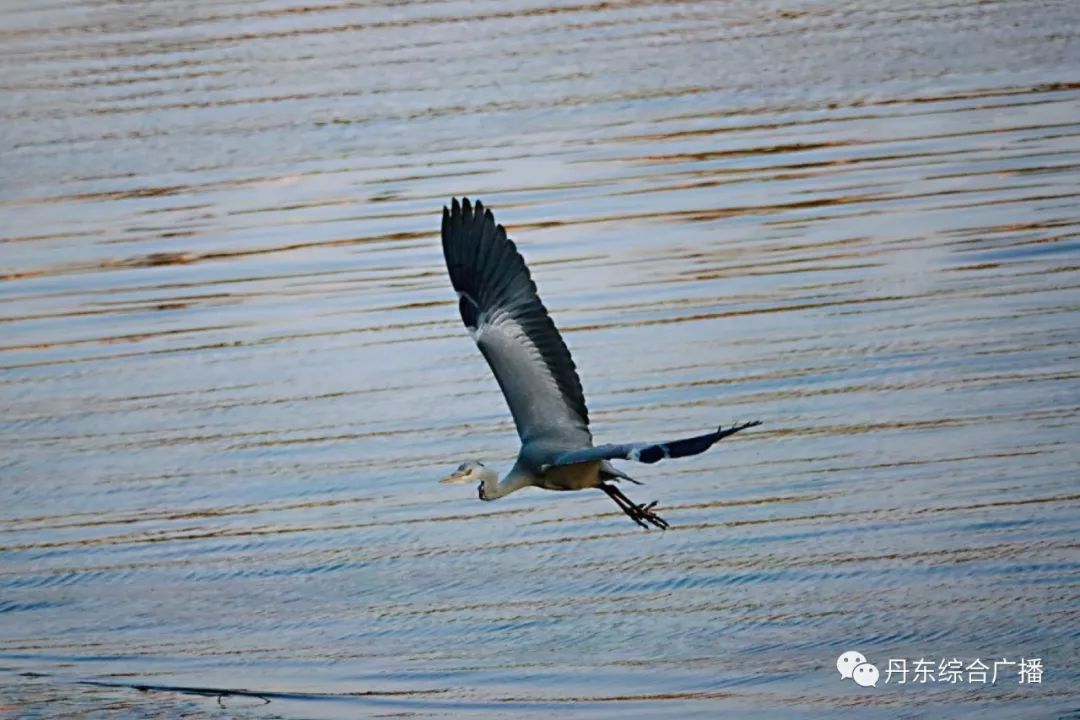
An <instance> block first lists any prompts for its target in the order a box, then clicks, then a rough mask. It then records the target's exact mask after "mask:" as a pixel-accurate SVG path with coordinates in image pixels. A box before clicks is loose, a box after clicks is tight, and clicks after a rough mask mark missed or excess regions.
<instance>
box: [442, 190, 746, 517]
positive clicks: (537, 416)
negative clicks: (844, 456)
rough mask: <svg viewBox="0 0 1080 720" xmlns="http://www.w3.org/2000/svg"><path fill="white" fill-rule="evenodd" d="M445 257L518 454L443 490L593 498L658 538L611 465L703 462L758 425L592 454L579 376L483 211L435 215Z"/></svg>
mask: <svg viewBox="0 0 1080 720" xmlns="http://www.w3.org/2000/svg"><path fill="white" fill-rule="evenodd" d="M442 244H443V255H444V256H445V257H446V267H447V269H448V270H449V271H450V282H451V284H452V285H453V286H454V290H456V291H457V295H458V310H459V311H460V312H461V319H462V320H463V321H464V322H465V327H467V328H468V330H469V333H470V334H471V335H472V337H473V340H474V341H476V344H477V345H478V346H479V347H480V352H481V353H482V354H483V355H484V357H485V358H486V359H487V361H488V365H490V366H491V370H492V372H493V373H495V379H496V380H497V381H498V383H499V387H500V388H502V392H503V395H504V396H505V398H506V403H507V405H509V406H510V413H511V414H512V415H513V416H514V424H515V425H516V427H517V432H518V436H519V437H520V438H521V451H520V453H519V454H518V458H517V462H515V463H514V466H513V468H511V470H510V472H508V473H507V474H506V476H505V477H503V478H502V479H499V475H498V473H496V472H495V471H494V470H492V469H491V468H489V467H487V466H486V465H484V464H483V463H482V462H478V461H473V462H466V463H463V464H462V465H461V466H460V467H459V468H458V469H457V470H456V471H455V472H454V473H453V474H451V475H450V476H449V477H447V478H445V479H443V480H442V481H441V482H443V483H466V482H475V481H477V480H479V482H480V484H479V487H478V494H479V496H480V499H481V500H497V499H498V498H501V497H504V496H506V495H509V494H510V493H512V492H515V491H517V490H520V489H522V488H525V487H530V486H531V487H539V488H544V489H545V490H584V489H588V488H596V489H598V490H602V491H603V492H605V493H607V495H608V497H610V498H611V499H612V500H614V501H615V504H616V505H618V506H619V509H620V510H622V511H623V512H624V513H626V514H627V515H629V516H630V518H631V519H632V520H633V521H634V522H636V523H637V524H638V525H640V526H641V527H643V528H645V529H646V530H647V529H648V528H649V525H653V526H655V527H658V528H661V529H665V528H667V527H668V523H667V521H665V520H664V519H663V518H661V517H660V516H659V515H657V514H656V513H655V512H653V508H654V507H656V501H653V502H651V503H648V504H637V503H634V502H633V501H631V500H630V499H629V498H628V497H626V495H624V494H623V492H622V491H621V490H620V489H619V488H618V487H617V486H616V485H614V483H615V482H619V481H621V480H626V481H629V482H632V483H635V484H637V485H640V484H641V483H640V482H638V481H637V480H634V479H633V478H631V477H630V476H629V475H626V474H625V473H623V472H622V471H621V470H618V469H617V468H615V467H614V466H613V465H612V464H611V461H612V460H616V459H621V460H634V461H637V462H642V463H655V462H659V461H660V460H663V459H664V458H677V457H685V456H687V455H697V454H698V453H702V452H705V451H706V450H708V449H709V448H710V447H712V445H713V444H714V443H716V442H717V441H719V440H721V439H723V438H725V437H727V436H729V435H733V434H735V433H737V432H739V431H740V430H745V429H746V428H748V427H753V426H755V425H760V424H761V423H760V422H757V421H755V422H748V423H742V424H736V425H733V426H731V427H729V428H727V429H726V430H725V429H724V428H723V426H721V427H719V428H717V430H716V431H715V432H710V433H705V434H704V435H696V436H694V437H689V438H683V439H681V440H671V441H668V442H630V443H618V444H611V445H597V446H595V447H594V446H593V442H592V433H591V432H590V431H589V411H588V409H587V408H586V407H585V396H584V393H583V392H582V389H581V380H580V379H579V378H578V374H577V368H576V367H575V365H574V361H573V359H572V358H571V357H570V351H569V350H568V349H567V347H566V343H565V342H563V339H562V336H561V335H559V331H558V330H557V329H556V328H555V323H553V322H552V320H551V317H550V316H548V312H547V309H546V308H545V307H544V304H543V303H542V302H541V301H540V296H539V295H538V294H537V292H536V285H535V283H533V280H532V277H531V276H530V274H529V269H528V267H526V265H525V260H524V258H522V257H521V254H520V253H518V251H517V248H516V247H515V246H514V243H513V241H512V240H510V238H508V237H507V236H506V230H505V229H503V226H502V225H497V224H496V223H495V218H494V216H493V215H492V214H491V210H488V209H486V208H484V205H483V203H481V202H480V201H477V202H476V204H475V205H473V204H471V203H470V202H469V199H468V198H464V199H463V200H462V201H461V203H458V201H457V198H454V199H453V201H452V202H451V207H450V208H446V207H443V217H442Z"/></svg>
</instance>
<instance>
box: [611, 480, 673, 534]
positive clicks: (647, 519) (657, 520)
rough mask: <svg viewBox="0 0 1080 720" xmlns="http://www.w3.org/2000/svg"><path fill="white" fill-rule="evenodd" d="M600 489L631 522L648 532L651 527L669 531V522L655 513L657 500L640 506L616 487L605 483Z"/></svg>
mask: <svg viewBox="0 0 1080 720" xmlns="http://www.w3.org/2000/svg"><path fill="white" fill-rule="evenodd" d="M600 489H601V490H603V491H604V492H606V493H607V494H608V497H610V498H611V499H612V500H614V501H615V504H616V505H618V506H619V509H620V510H622V511H623V512H624V513H626V514H627V515H629V516H630V519H631V520H633V521H634V522H636V523H637V524H638V525H640V526H641V527H643V528H645V529H646V530H648V529H649V525H652V526H654V527H658V528H660V529H661V530H667V529H668V528H669V527H670V525H668V522H667V520H665V519H664V518H662V517H660V516H659V515H657V514H656V513H654V512H653V510H652V509H653V508H654V507H656V501H655V500H653V501H652V502H651V503H649V504H647V505H638V504H637V503H635V502H633V501H632V500H631V499H630V498H628V497H626V496H625V495H623V494H622V491H621V490H619V488H617V487H615V486H614V485H608V484H607V483H604V484H601V485H600Z"/></svg>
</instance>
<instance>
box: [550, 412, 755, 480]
mask: <svg viewBox="0 0 1080 720" xmlns="http://www.w3.org/2000/svg"><path fill="white" fill-rule="evenodd" d="M760 424H761V422H760V421H757V420H755V421H753V422H748V423H742V424H741V425H733V426H732V427H729V428H728V429H727V430H725V429H724V428H722V427H721V428H717V429H716V431H715V432H711V433H705V434H704V435H695V436H694V437H688V438H682V439H681V440H667V441H665V442H633V443H621V444H612V445H598V446H596V447H593V448H586V449H582V450H574V451H571V452H568V453H565V454H563V455H560V456H559V457H557V458H555V461H554V462H552V463H550V464H549V465H547V466H546V467H545V468H543V469H545V470H546V469H547V468H548V467H561V466H563V465H576V464H577V463H583V462H595V461H597V460H633V461H635V462H641V463H649V464H652V463H656V462H660V461H661V460H664V459H666V458H678V457H687V456H688V455H698V454H700V453H703V452H705V451H706V450H708V449H709V448H711V447H712V446H713V445H715V444H716V443H718V442H719V441H721V440H723V439H724V438H726V437H727V436H728V435H734V434H735V433H737V432H739V431H740V430H745V429H746V428H750V427H756V426H757V425H760Z"/></svg>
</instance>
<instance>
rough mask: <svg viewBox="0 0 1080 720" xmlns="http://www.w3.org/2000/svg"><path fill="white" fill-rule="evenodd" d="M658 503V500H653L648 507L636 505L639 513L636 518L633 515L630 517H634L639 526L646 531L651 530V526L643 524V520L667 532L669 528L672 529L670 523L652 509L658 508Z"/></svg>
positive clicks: (635, 507)
mask: <svg viewBox="0 0 1080 720" xmlns="http://www.w3.org/2000/svg"><path fill="white" fill-rule="evenodd" d="M656 502H657V501H656V500H653V501H652V502H651V503H649V504H648V505H635V506H634V509H635V510H636V511H637V514H636V516H635V515H631V516H630V517H632V518H633V519H634V521H635V522H636V523H637V524H638V525H640V526H641V527H643V528H645V529H646V530H648V529H649V526H648V525H646V524H645V523H644V522H642V520H646V521H648V522H649V523H651V524H652V525H654V526H656V527H658V528H660V529H661V530H667V529H668V528H669V527H671V526H670V525H669V524H668V521H667V520H665V519H664V518H662V517H660V516H659V515H657V514H656V513H654V512H653V511H652V509H653V508H654V507H656Z"/></svg>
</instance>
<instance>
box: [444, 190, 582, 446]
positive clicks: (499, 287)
mask: <svg viewBox="0 0 1080 720" xmlns="http://www.w3.org/2000/svg"><path fill="white" fill-rule="evenodd" d="M442 242H443V254H444V255H445V256H446V267H447V269H448V270H449V271H450V282H451V283H453V285H454V289H455V290H456V291H457V293H458V298H459V300H458V309H459V310H460V311H461V319H462V320H463V321H464V322H465V326H466V327H467V328H468V329H469V332H470V334H472V336H473V340H475V341H476V344H477V345H478V346H479V347H480V352H482V353H483V354H484V357H485V358H487V361H488V365H490V366H491V370H492V372H494V373H495V379H496V380H498V382H499V387H501V388H502V391H503V395H504V396H505V397H506V402H507V404H508V405H509V406H510V412H511V413H512V414H513V416H514V424H515V425H516V426H517V431H518V435H519V436H520V437H521V441H522V443H523V444H524V443H527V442H530V441H544V443H545V444H549V445H552V446H554V447H563V448H584V447H589V446H590V445H592V436H591V435H590V433H589V412H588V410H587V409H586V407H585V396H584V394H583V393H582V390H581V380H579V379H578V375H577V369H576V368H575V367H574V361H573V359H572V358H571V357H570V351H569V350H567V349H566V343H564V342H563V339H562V337H561V336H560V335H559V331H558V330H556V329H555V323H553V322H552V321H551V318H550V317H548V313H547V310H546V309H545V308H544V304H543V303H542V302H541V301H540V297H539V296H538V295H537V294H536V285H535V284H534V283H533V281H532V278H531V277H530V275H529V269H528V268H527V267H526V266H525V260H524V259H523V258H522V257H521V255H520V254H519V253H518V251H517V248H516V247H515V246H514V243H513V241H511V240H510V239H509V238H508V237H506V231H505V230H504V229H503V227H502V225H496V224H495V218H494V217H493V216H492V214H491V211H490V210H485V209H484V206H483V205H482V204H481V203H480V202H479V201H478V202H477V203H476V205H475V207H474V206H472V205H470V203H469V200H468V198H466V199H464V200H463V201H462V202H461V204H460V205H459V204H458V201H457V199H454V201H453V203H452V207H451V209H449V210H447V209H446V208H445V207H444V208H443V219H442Z"/></svg>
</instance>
